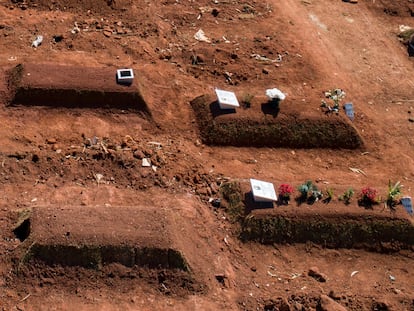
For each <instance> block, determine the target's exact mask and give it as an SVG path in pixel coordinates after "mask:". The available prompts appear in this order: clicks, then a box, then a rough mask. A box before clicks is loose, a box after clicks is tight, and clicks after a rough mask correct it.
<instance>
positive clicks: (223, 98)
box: [216, 89, 240, 109]
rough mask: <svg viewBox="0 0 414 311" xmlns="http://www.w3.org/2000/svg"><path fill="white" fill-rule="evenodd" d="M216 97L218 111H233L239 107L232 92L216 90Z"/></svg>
mask: <svg viewBox="0 0 414 311" xmlns="http://www.w3.org/2000/svg"><path fill="white" fill-rule="evenodd" d="M216 95H217V100H218V103H219V106H220V109H235V108H237V107H240V105H239V101H238V100H237V97H236V94H234V92H230V91H223V90H219V89H216Z"/></svg>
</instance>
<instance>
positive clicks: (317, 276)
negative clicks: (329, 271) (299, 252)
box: [308, 267, 328, 283]
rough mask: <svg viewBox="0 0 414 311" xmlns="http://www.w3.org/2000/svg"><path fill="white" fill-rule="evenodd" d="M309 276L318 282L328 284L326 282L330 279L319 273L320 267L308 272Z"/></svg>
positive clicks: (312, 268)
mask: <svg viewBox="0 0 414 311" xmlns="http://www.w3.org/2000/svg"><path fill="white" fill-rule="evenodd" d="M308 275H309V276H310V277H312V278H314V279H315V280H317V281H318V282H322V283H324V282H326V280H327V279H328V278H327V276H326V274H324V273H321V272H320V271H319V268H318V267H311V268H310V269H309V271H308Z"/></svg>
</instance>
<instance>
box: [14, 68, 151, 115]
mask: <svg viewBox="0 0 414 311" xmlns="http://www.w3.org/2000/svg"><path fill="white" fill-rule="evenodd" d="M116 73H117V69H116V68H110V67H107V68H93V67H79V66H63V65H56V64H24V65H22V64H19V65H17V66H15V67H14V68H12V69H10V70H9V71H8V73H7V79H8V81H7V82H8V83H7V84H8V89H9V93H10V94H9V98H10V99H9V105H12V106H16V105H25V106H50V107H68V108H72V107H78V108H114V109H131V110H135V111H140V112H143V113H145V114H146V115H148V116H149V115H150V113H149V110H148V107H147V104H146V103H145V101H144V99H143V97H142V96H141V92H140V90H139V84H138V82H137V79H136V78H135V80H134V82H133V83H132V84H131V85H121V84H118V83H117V80H116Z"/></svg>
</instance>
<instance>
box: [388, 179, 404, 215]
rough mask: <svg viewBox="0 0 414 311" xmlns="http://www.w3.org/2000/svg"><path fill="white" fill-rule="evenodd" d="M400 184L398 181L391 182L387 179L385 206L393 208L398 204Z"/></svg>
mask: <svg viewBox="0 0 414 311" xmlns="http://www.w3.org/2000/svg"><path fill="white" fill-rule="evenodd" d="M401 188H402V185H401V183H400V182H399V181H397V182H396V183H395V184H392V183H391V180H390V181H388V193H387V200H386V201H385V206H386V207H389V208H390V209H393V210H394V209H395V206H396V205H397V204H398V197H399V196H400V195H401Z"/></svg>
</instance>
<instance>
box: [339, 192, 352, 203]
mask: <svg viewBox="0 0 414 311" xmlns="http://www.w3.org/2000/svg"><path fill="white" fill-rule="evenodd" d="M353 195H354V189H352V188H349V189H348V190H346V191H345V192H344V194H342V195H340V196H339V197H338V199H339V201H344V203H345V204H346V205H349V204H350V203H351V199H352V197H353Z"/></svg>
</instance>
